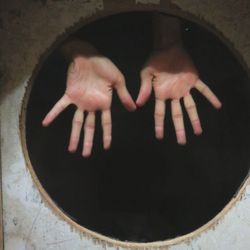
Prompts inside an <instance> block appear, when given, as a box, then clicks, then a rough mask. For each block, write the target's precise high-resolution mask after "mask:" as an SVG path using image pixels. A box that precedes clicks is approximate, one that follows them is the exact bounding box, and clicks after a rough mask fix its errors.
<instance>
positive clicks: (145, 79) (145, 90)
mask: <svg viewBox="0 0 250 250" xmlns="http://www.w3.org/2000/svg"><path fill="white" fill-rule="evenodd" d="M151 92H152V75H151V74H150V72H149V71H148V70H147V71H145V70H142V71H141V88H140V91H139V95H138V97H137V100H136V104H137V105H138V106H140V107H141V106H143V105H144V104H145V103H146V101H147V100H148V98H149V97H150V95H151Z"/></svg>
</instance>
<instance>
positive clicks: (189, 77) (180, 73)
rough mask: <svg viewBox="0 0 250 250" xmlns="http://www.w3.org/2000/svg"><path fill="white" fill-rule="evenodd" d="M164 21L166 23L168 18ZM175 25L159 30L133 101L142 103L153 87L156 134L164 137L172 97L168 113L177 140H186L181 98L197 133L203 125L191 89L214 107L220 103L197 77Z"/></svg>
mask: <svg viewBox="0 0 250 250" xmlns="http://www.w3.org/2000/svg"><path fill="white" fill-rule="evenodd" d="M157 18H158V21H159V19H160V22H161V24H160V25H159V26H158V27H164V22H165V21H166V17H163V18H161V17H160V18H159V16H157ZM170 19H171V20H170V22H172V24H173V23H174V25H172V27H176V28H177V29H179V25H178V22H179V21H178V20H177V19H175V18H170ZM167 22H168V23H169V20H167ZM176 28H175V30H173V29H172V30H170V31H169V30H166V28H163V29H162V30H159V31H158V33H157V34H158V35H157V39H158V40H157V41H156V44H155V45H156V47H157V51H156V52H154V53H153V54H152V55H151V56H150V58H149V59H148V61H147V63H146V64H145V66H144V68H143V69H142V71H141V88H140V92H139V95H138V98H137V101H136V104H137V105H138V106H143V105H144V104H145V103H146V101H147V100H148V98H149V96H150V95H151V92H152V88H153V89H154V94H155V113H154V119H155V135H156V138H158V139H162V138H163V137H164V118H165V102H166V101H167V100H171V113H172V120H173V123H174V127H175V132H176V137H177V142H178V143H179V144H185V143H186V133H185V127H184V122H183V113H182V107H181V104H180V99H181V98H183V100H184V105H185V108H186V110H187V113H188V115H189V119H190V121H191V123H192V127H193V130H194V133H195V134H196V135H200V134H201V133H202V128H201V123H200V119H199V116H198V113H197V109H196V105H195V102H194V100H193V98H192V95H191V94H190V90H191V89H192V88H196V89H197V90H198V91H200V92H201V94H203V95H204V96H205V97H206V98H207V100H208V101H209V102H210V103H211V104H212V105H213V106H214V107H215V108H217V109H219V108H220V107H221V102H220V101H219V99H218V98H217V97H216V96H215V94H214V93H213V92H212V91H211V90H210V89H209V87H208V86H207V85H206V84H205V83H203V82H202V81H201V80H200V78H199V75H198V72H197V70H196V68H195V66H194V64H193V62H192V60H191V58H190V57H189V55H188V54H187V52H186V51H185V49H184V48H183V47H182V44H181V42H180V41H179V37H178V36H179V34H180V32H178V30H177V31H176ZM171 33H172V34H171ZM159 34H160V35H159Z"/></svg>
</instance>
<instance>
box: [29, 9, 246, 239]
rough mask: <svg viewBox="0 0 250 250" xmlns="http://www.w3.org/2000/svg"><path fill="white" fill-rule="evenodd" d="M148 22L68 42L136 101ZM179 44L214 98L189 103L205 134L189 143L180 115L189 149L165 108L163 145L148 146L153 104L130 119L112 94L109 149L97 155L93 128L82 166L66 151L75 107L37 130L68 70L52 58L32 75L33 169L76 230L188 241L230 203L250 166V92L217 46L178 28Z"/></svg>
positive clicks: (108, 23) (122, 24)
mask: <svg viewBox="0 0 250 250" xmlns="http://www.w3.org/2000/svg"><path fill="white" fill-rule="evenodd" d="M151 23H152V19H151V13H148V12H133V13H125V14H119V15H113V16H110V17H106V18H103V19H100V20H97V21H95V22H92V23H90V24H88V25H86V26H84V27H82V29H81V30H78V31H77V33H76V34H74V36H77V37H79V38H81V37H84V39H85V40H86V41H88V42H90V43H92V44H93V45H94V46H95V47H97V48H98V50H99V51H100V52H101V53H102V54H104V55H105V56H107V57H109V58H110V59H111V60H112V61H113V62H114V63H115V64H116V65H117V66H118V68H119V69H120V70H121V71H122V72H123V73H124V75H125V77H126V83H127V87H128V89H129V91H130V93H131V94H132V96H133V98H134V99H136V96H137V93H138V91H139V85H140V79H139V72H140V69H141V68H142V66H143V63H144V62H145V60H146V59H147V57H148V55H149V54H150V51H151V50H152V37H153V36H152V25H151ZM183 41H184V45H185V47H186V49H187V50H188V52H189V53H190V54H191V56H192V58H193V61H194V63H195V65H196V67H197V68H198V71H199V73H200V78H201V79H202V80H203V81H204V82H205V83H207V84H208V85H209V86H210V88H211V89H212V90H213V91H214V92H215V93H216V94H217V95H218V97H219V98H220V100H221V101H222V103H223V108H222V109H221V110H219V111H217V110H215V109H214V108H213V107H212V106H211V105H210V103H208V102H207V101H206V99H205V98H204V97H203V96H202V95H201V94H199V93H197V92H196V91H193V92H192V93H193V97H194V99H195V101H196V104H197V107H198V112H199V115H200V119H201V122H202V126H203V130H204V132H203V134H202V135H201V136H199V137H197V136H195V135H193V132H192V128H191V125H190V122H189V120H188V118H187V115H186V114H185V127H186V132H187V140H188V142H187V145H186V146H179V145H178V144H177V143H176V137H175V133H174V128H173V124H172V121H171V117H170V106H169V103H168V104H167V112H166V120H165V131H166V133H165V138H164V140H162V141H158V140H156V139H155V137H154V120H153V111H154V96H153V95H152V97H151V99H150V101H149V102H148V103H147V104H146V105H145V106H144V107H143V108H139V109H138V110H137V111H136V112H134V113H129V112H128V111H126V110H125V109H124V108H123V106H122V105H121V103H120V102H119V100H118V98H117V96H116V94H114V97H113V103H112V119H113V142H112V147H111V149H110V150H109V151H107V152H105V151H104V150H103V149H102V131H101V127H100V120H99V119H97V123H96V133H95V139H94V149H93V153H92V156H91V157H90V158H88V159H84V158H82V157H81V149H82V147H81V145H82V143H80V147H79V150H78V151H77V152H76V153H75V154H70V153H69V152H68V151H67V146H68V140H69V136H70V130H71V121H72V117H73V113H74V110H75V107H73V106H71V107H69V108H68V109H67V110H66V111H64V112H63V113H62V114H61V115H60V116H59V117H58V118H57V119H56V121H55V122H54V123H53V124H52V125H51V126H50V127H49V128H44V127H42V125H41V121H42V119H43V117H44V116H45V115H46V113H47V112H48V111H49V110H50V108H51V107H52V106H53V105H54V103H55V102H56V101H57V100H58V99H59V98H60V97H61V96H62V94H63V93H64V89H65V82H66V70H67V66H68V64H67V62H66V61H65V60H64V58H63V56H62V55H61V52H60V50H59V49H58V48H57V49H55V50H54V51H53V52H52V53H51V54H50V55H49V56H48V57H47V59H46V60H45V61H44V62H43V64H42V67H41V69H40V70H39V72H38V73H37V75H36V77H35V79H34V84H33V88H32V91H31V95H30V98H29V101H28V106H27V116H26V140H27V145H28V152H29V156H30V159H31V162H32V165H33V168H34V170H35V172H36V174H37V176H38V178H39V180H40V182H41V183H42V185H43V187H44V188H45V190H46V191H47V192H48V194H49V195H50V196H51V198H52V199H53V200H54V201H55V203H56V204H57V205H58V206H59V207H60V208H61V209H62V210H63V211H64V212H65V213H66V214H67V215H68V216H70V217H71V218H72V219H73V220H75V221H76V222H77V223H79V224H80V225H82V226H84V227H86V228H88V229H91V230H94V231H96V232H98V233H101V234H103V235H106V236H109V237H112V238H116V239H120V240H123V241H136V242H152V241H157V240H165V239H169V238H173V237H177V236H179V235H183V234H186V233H189V232H191V231H193V230H195V229H197V228H199V227H200V226H202V225H204V224H205V223H206V222H208V221H209V220H211V219H212V218H213V217H214V216H215V215H216V214H217V213H218V212H220V211H221V210H222V209H223V207H224V206H225V205H226V204H227V203H228V202H229V201H230V200H231V198H232V197H233V196H234V195H235V194H236V192H237V190H238V189H239V187H240V186H241V184H242V183H243V181H244V179H245V178H246V177H247V175H248V171H249V166H250V98H249V97H250V89H249V87H250V84H249V78H248V76H247V74H246V72H245V71H244V70H243V68H242V66H241V65H240V64H239V62H238V61H237V60H236V59H235V57H234V55H233V54H232V52H230V50H229V49H228V48H227V47H226V46H225V45H224V44H222V43H221V42H220V41H219V39H218V38H216V37H215V36H214V35H212V34H211V33H209V32H208V31H207V30H205V29H204V28H201V27H200V26H198V25H196V24H194V23H191V22H188V21H185V20H183Z"/></svg>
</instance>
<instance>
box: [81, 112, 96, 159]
mask: <svg viewBox="0 0 250 250" xmlns="http://www.w3.org/2000/svg"><path fill="white" fill-rule="evenodd" d="M94 132H95V113H94V112H89V113H88V116H87V118H86V122H85V125H84V143H83V151H82V156H83V157H88V156H90V155H91V151H92V147H93V138H94Z"/></svg>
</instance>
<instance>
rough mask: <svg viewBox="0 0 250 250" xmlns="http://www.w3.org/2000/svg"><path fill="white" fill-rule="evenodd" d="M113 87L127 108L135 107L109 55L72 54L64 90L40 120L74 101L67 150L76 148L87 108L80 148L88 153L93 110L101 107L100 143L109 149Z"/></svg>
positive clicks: (45, 122)
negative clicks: (101, 138) (101, 141)
mask: <svg viewBox="0 0 250 250" xmlns="http://www.w3.org/2000/svg"><path fill="white" fill-rule="evenodd" d="M113 88H115V89H116V90H117V93H118V96H119V98H120V100H121V102H122V103H123V105H124V106H125V107H126V108H127V109H128V110H130V111H133V110H135V109H136V105H135V103H134V102H133V100H132V98H131V96H130V94H129V93H128V91H127V88H126V86H125V79H124V76H123V75H122V73H121V72H120V71H119V69H118V68H117V67H116V66H115V65H114V64H113V63H112V62H111V61H110V60H109V59H108V58H105V57H102V56H100V55H93V56H90V55H88V56H84V55H75V57H74V58H73V59H72V62H71V64H70V66H69V69H68V76H67V87H66V91H65V93H64V95H63V96H62V98H61V99H60V100H59V101H58V102H57V103H56V104H55V105H54V107H53V108H52V109H51V110H50V112H49V113H48V114H47V115H46V117H45V118H44V120H43V122H42V124H43V125H44V126H48V125H50V124H51V123H52V122H53V121H54V119H55V118H56V117H57V116H58V115H59V114H60V113H61V112H62V111H63V110H64V109H65V108H66V107H67V106H68V105H70V104H74V105H76V107H77V110H76V112H75V115H74V118H73V121H72V130H71V136H70V142H69V146H68V150H69V151H70V152H75V151H76V149H77V146H78V143H79V138H80V133H81V128H82V126H83V122H84V112H88V114H87V116H86V119H85V124H84V143H83V150H82V155H83V156H84V157H88V156H89V155H90V154H91V150H92V146H93V137H94V131H95V111H98V110H101V111H102V114H101V120H102V129H103V147H104V149H108V148H109V147H110V144H111V134H112V133H111V126H112V122H111V111H110V107H111V101H112V91H113Z"/></svg>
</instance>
